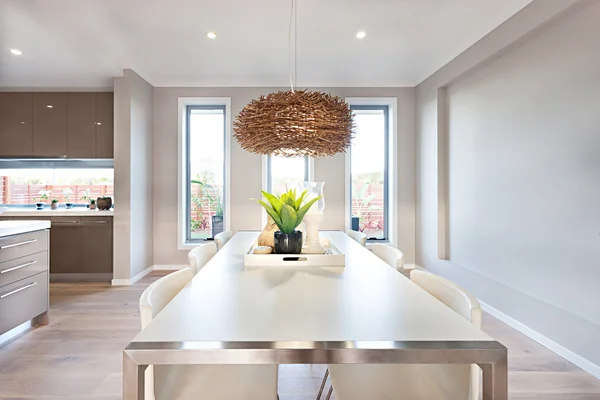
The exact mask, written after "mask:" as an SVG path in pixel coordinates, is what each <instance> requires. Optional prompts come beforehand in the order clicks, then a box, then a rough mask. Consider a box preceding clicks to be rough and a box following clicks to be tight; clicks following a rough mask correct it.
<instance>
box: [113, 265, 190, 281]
mask: <svg viewBox="0 0 600 400" xmlns="http://www.w3.org/2000/svg"><path fill="white" fill-rule="evenodd" d="M187 267H188V265H187V264H157V265H151V266H149V267H148V268H146V269H145V270H143V271H142V272H140V273H139V274H137V275H136V276H134V277H133V278H131V279H113V280H112V281H111V285H112V286H130V285H133V284H134V283H136V282H137V281H139V280H140V279H142V278H143V277H145V276H146V275H148V274H149V273H150V272H152V271H177V270H180V269H183V268H187Z"/></svg>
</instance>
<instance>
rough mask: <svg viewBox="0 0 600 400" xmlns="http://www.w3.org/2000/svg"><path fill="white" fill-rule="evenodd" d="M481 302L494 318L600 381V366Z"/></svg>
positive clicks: (483, 307) (482, 306)
mask: <svg viewBox="0 0 600 400" xmlns="http://www.w3.org/2000/svg"><path fill="white" fill-rule="evenodd" d="M479 302H480V304H481V308H482V309H483V310H484V311H485V312H487V313H488V314H490V315H492V316H494V317H495V318H497V319H499V320H500V321H502V322H504V323H505V324H507V325H509V326H510V327H512V328H514V329H516V330H518V331H519V332H521V333H522V334H524V335H525V336H527V337H529V338H530V339H532V340H534V341H536V342H538V343H539V344H541V345H542V346H544V347H545V348H547V349H549V350H550V351H552V352H554V353H556V354H558V355H559V356H561V357H562V358H564V359H565V360H567V361H569V362H571V363H573V364H575V365H577V366H578V367H579V368H581V369H582V370H584V371H586V372H588V373H589V374H591V375H593V376H595V377H596V378H598V379H600V366H598V365H596V364H594V363H592V362H591V361H588V360H586V359H585V358H583V357H581V356H580V355H578V354H575V353H573V352H572V351H571V350H569V349H566V348H564V347H563V346H561V345H560V344H558V343H556V342H554V341H553V340H551V339H548V338H547V337H546V336H544V335H542V334H541V333H539V332H536V331H534V330H533V329H531V328H529V327H528V326H526V325H525V324H522V323H521V322H519V321H517V320H516V319H514V318H512V317H509V316H508V315H506V314H504V313H502V312H501V311H498V310H497V309H495V308H494V307H492V306H490V305H489V304H486V303H484V302H482V301H481V300H480V301H479Z"/></svg>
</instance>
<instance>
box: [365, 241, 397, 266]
mask: <svg viewBox="0 0 600 400" xmlns="http://www.w3.org/2000/svg"><path fill="white" fill-rule="evenodd" d="M372 250H373V254H375V255H376V256H377V257H379V258H381V259H382V260H383V261H385V262H386V263H387V264H388V265H390V266H391V267H392V268H394V269H396V270H398V271H402V269H403V268H404V253H403V252H401V251H400V250H398V249H397V248H395V247H392V246H388V245H386V244H381V243H375V244H373V247H372Z"/></svg>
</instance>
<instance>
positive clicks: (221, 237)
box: [214, 231, 233, 251]
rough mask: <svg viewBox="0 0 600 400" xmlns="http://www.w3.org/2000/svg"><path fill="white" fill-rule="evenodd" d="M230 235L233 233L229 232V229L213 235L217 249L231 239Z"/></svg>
mask: <svg viewBox="0 0 600 400" xmlns="http://www.w3.org/2000/svg"><path fill="white" fill-rule="evenodd" d="M232 236H233V233H231V231H225V232H221V233H217V234H216V235H215V237H214V239H215V243H216V245H217V251H219V250H221V249H222V248H223V246H225V245H226V244H227V242H229V239H231V237H232Z"/></svg>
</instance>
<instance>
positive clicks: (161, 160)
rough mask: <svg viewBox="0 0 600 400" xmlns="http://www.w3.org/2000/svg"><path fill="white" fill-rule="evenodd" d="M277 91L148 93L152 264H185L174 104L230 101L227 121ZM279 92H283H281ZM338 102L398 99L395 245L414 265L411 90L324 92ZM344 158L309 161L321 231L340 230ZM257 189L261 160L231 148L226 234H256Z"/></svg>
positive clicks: (234, 144) (165, 90)
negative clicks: (321, 193)
mask: <svg viewBox="0 0 600 400" xmlns="http://www.w3.org/2000/svg"><path fill="white" fill-rule="evenodd" d="M276 90H281V88H155V89H154V201H155V207H154V227H155V229H154V263H155V264H157V265H178V264H186V263H187V252H186V251H181V250H178V249H177V134H178V132H177V126H178V114H177V99H178V98H179V97H230V98H231V108H232V110H231V115H232V117H233V118H235V116H237V114H238V113H239V112H240V111H241V109H242V108H243V107H244V106H245V105H246V104H247V103H248V102H250V101H251V100H252V99H253V98H257V97H259V96H260V95H264V94H267V93H269V92H272V91H276ZM284 90H285V89H284ZM316 90H323V91H327V92H329V93H332V94H334V95H336V96H340V97H397V98H398V135H399V143H398V173H399V183H400V188H399V196H398V205H399V210H400V211H399V216H398V221H399V226H400V228H399V234H398V236H399V241H398V242H399V245H400V247H401V248H402V249H403V250H404V252H405V254H406V257H407V262H412V260H413V259H414V247H415V244H414V229H415V220H414V205H415V182H414V178H415V155H414V148H415V142H414V89H412V88H325V89H316ZM344 165H345V161H344V155H343V154H339V155H336V156H333V157H329V158H321V159H317V160H315V180H317V181H324V182H326V183H325V196H326V199H327V200H326V201H327V209H326V217H325V220H324V221H323V224H322V229H341V230H343V229H344V222H345V220H344V218H345V217H344V196H345V189H344ZM261 188H262V160H261V156H259V155H254V154H251V153H248V152H246V151H244V150H243V149H242V148H241V147H240V146H239V145H238V144H237V142H236V141H235V140H232V146H231V219H230V221H231V229H232V230H233V231H234V232H235V231H238V230H244V229H254V230H259V229H262V224H261V211H260V206H259V205H257V204H256V203H255V202H252V201H250V198H255V197H258V196H259V195H260V190H261Z"/></svg>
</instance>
